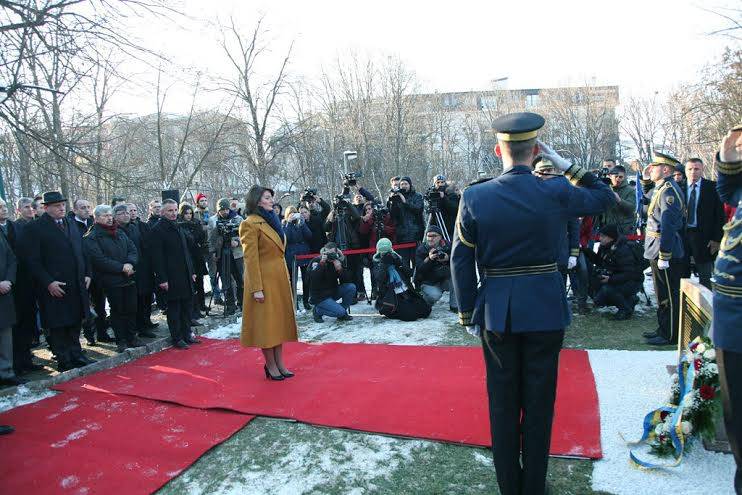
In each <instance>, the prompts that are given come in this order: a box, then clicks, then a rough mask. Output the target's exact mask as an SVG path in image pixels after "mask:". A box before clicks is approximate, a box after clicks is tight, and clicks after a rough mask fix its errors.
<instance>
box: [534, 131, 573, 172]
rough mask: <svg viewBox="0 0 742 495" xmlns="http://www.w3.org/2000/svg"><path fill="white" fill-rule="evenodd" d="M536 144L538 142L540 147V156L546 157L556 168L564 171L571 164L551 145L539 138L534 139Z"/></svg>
mask: <svg viewBox="0 0 742 495" xmlns="http://www.w3.org/2000/svg"><path fill="white" fill-rule="evenodd" d="M536 144H538V147H539V148H541V156H543V157H544V158H548V159H549V160H550V161H551V163H553V164H554V166H555V167H556V168H557V169H559V170H561V171H562V172H566V171H567V169H569V167H571V166H572V163H570V161H569V160H566V159H564V158H562V157H561V156H559V153H557V152H556V151H554V150H553V149H551V146H549V145H548V144H546V143H544V142H543V141H541V140H540V139H537V140H536Z"/></svg>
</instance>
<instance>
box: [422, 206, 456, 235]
mask: <svg viewBox="0 0 742 495" xmlns="http://www.w3.org/2000/svg"><path fill="white" fill-rule="evenodd" d="M433 220H435V225H437V226H438V227H440V229H441V232H443V239H445V241H446V242H447V243H449V244H450V243H451V235H450V234H449V233H448V228H447V227H446V222H444V221H443V213H441V210H439V209H438V208H436V207H430V208H428V219H427V221H426V222H425V231H426V232H427V230H428V227H430V224H432V223H433Z"/></svg>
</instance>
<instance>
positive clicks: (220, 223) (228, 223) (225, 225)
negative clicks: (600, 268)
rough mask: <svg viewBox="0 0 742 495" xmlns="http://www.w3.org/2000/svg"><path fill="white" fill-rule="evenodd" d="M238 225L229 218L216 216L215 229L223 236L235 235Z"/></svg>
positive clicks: (236, 234) (230, 236)
mask: <svg viewBox="0 0 742 495" xmlns="http://www.w3.org/2000/svg"><path fill="white" fill-rule="evenodd" d="M239 227H240V226H239V225H237V224H236V223H235V222H232V219H231V218H217V220H216V229H217V231H218V232H219V234H220V235H221V236H222V237H224V238H227V237H228V238H230V239H231V238H232V237H237V236H238V230H239Z"/></svg>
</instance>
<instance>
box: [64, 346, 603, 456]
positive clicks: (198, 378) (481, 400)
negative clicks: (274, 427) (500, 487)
mask: <svg viewBox="0 0 742 495" xmlns="http://www.w3.org/2000/svg"><path fill="white" fill-rule="evenodd" d="M203 340H204V343H203V344H201V345H199V346H197V347H194V348H192V349H191V350H190V351H180V350H175V349H169V350H167V351H164V352H160V353H158V354H154V355H150V356H146V357H144V358H142V359H138V360H136V361H133V362H131V363H127V364H126V365H124V366H121V367H118V368H115V369H111V370H107V371H103V372H100V373H96V374H94V375H89V376H86V377H82V378H79V379H76V380H73V381H70V382H67V383H63V384H60V385H58V386H57V387H56V388H57V389H59V390H67V391H79V390H99V391H104V392H113V393H117V394H128V395H134V396H138V397H144V398H148V399H156V400H162V401H168V402H174V403H177V404H182V405H185V406H190V407H194V408H199V409H211V408H221V409H229V410H233V411H238V412H242V413H248V414H255V415H260V416H273V417H282V418H291V419H295V420H298V421H303V422H306V423H310V424H317V425H324V426H331V427H337V428H349V429H353V430H361V431H368V432H376V433H385V434H389V435H395V436H405V437H414V438H425V439H431V440H441V441H446V442H455V443H463V444H470V445H481V446H489V445H490V438H489V419H488V418H489V415H488V409H487V400H486V399H487V397H486V388H485V379H484V362H483V358H482V355H481V352H482V351H481V349H479V348H474V347H423V346H394V345H372V344H334V343H333V344H321V345H320V344H315V345H312V344H304V343H291V344H288V345H287V346H285V354H286V362H287V363H289V364H290V367H291V369H292V370H294V371H295V372H296V373H297V376H296V377H294V378H291V379H290V380H286V381H283V382H271V381H268V380H266V379H265V376H264V375H263V370H262V364H259V363H261V362H262V357H261V356H260V351H259V350H257V349H244V348H242V347H241V346H240V344H239V342H237V341H236V340H210V339H203ZM551 454H552V455H557V456H575V457H587V458H593V459H597V458H600V457H601V448H600V415H599V411H598V396H597V391H596V389H595V380H594V377H593V373H592V369H591V368H590V361H589V359H588V355H587V352H585V351H581V350H563V351H562V353H561V359H560V371H559V384H558V390H557V404H556V413H555V419H554V428H553V435H552V442H551Z"/></svg>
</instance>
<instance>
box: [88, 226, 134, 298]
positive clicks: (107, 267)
mask: <svg viewBox="0 0 742 495" xmlns="http://www.w3.org/2000/svg"><path fill="white" fill-rule="evenodd" d="M82 247H83V251H84V252H85V256H86V257H87V258H88V261H90V264H91V265H92V267H93V279H94V280H95V282H96V283H97V284H98V286H99V287H103V288H104V289H110V288H113V287H126V286H127V285H133V284H134V277H133V276H131V277H130V276H128V275H127V274H125V273H124V272H123V269H124V264H125V263H129V264H130V265H132V266H134V270H136V268H137V260H138V256H137V248H136V246H135V245H134V242H133V241H132V240H131V239H129V237H128V236H127V235H126V234H125V233H124V232H122V231H121V230H117V231H116V236H115V237H114V236H112V235H111V234H110V233H108V232H106V231H105V230H104V229H103V228H102V227H101V226H100V225H97V224H96V225H93V227H92V228H91V229H90V230H89V231H88V232H87V234H85V235H84V236H83V238H82Z"/></svg>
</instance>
